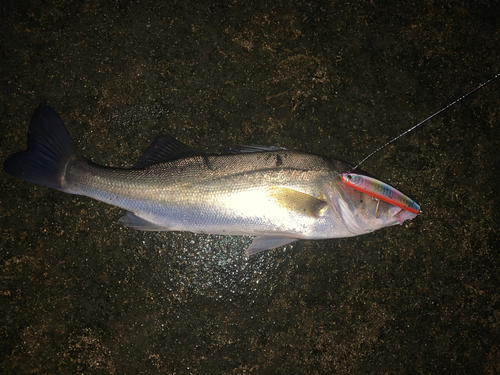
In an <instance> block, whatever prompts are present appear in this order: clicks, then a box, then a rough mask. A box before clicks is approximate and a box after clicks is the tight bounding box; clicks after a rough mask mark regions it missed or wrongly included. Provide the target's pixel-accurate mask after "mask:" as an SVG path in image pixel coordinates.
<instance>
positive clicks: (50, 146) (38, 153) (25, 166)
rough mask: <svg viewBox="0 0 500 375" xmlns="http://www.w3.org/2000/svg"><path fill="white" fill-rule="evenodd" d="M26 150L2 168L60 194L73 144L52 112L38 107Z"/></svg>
mask: <svg viewBox="0 0 500 375" xmlns="http://www.w3.org/2000/svg"><path fill="white" fill-rule="evenodd" d="M27 146H28V149H27V150H26V151H21V152H18V153H16V154H14V155H12V156H10V157H9V158H8V159H7V160H6V161H5V162H4V165H3V168H4V170H5V171H6V172H7V173H9V174H10V175H12V176H14V177H17V178H20V179H21V180H24V181H28V182H32V183H34V184H38V185H43V186H47V187H50V188H53V189H57V190H61V191H64V188H63V186H62V185H61V174H62V172H64V168H65V164H66V162H67V160H68V158H69V157H70V156H71V155H73V154H75V153H77V152H78V151H77V150H76V147H75V144H74V143H73V140H72V139H71V135H69V133H68V130H67V129H66V127H65V126H64V123H63V122H62V120H61V118H60V117H59V115H58V114H57V113H56V111H55V110H54V109H53V108H51V107H49V106H48V105H44V104H41V105H40V106H39V107H38V108H37V109H36V110H35V112H34V113H33V116H31V121H30V126H29V131H28V142H27Z"/></svg>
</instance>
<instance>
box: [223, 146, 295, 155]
mask: <svg viewBox="0 0 500 375" xmlns="http://www.w3.org/2000/svg"><path fill="white" fill-rule="evenodd" d="M286 150H288V149H287V148H284V147H279V146H263V145H236V146H230V147H226V148H224V151H223V152H222V154H223V155H237V154H251V153H254V152H266V151H286Z"/></svg>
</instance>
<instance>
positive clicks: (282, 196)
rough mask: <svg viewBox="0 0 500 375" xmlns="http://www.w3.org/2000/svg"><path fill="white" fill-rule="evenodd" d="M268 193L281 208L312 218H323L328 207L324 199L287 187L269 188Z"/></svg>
mask: <svg viewBox="0 0 500 375" xmlns="http://www.w3.org/2000/svg"><path fill="white" fill-rule="evenodd" d="M266 193H267V196H268V197H269V198H271V199H273V200H274V201H275V202H276V203H277V204H278V205H279V206H281V207H283V208H285V209H287V210H289V211H293V212H297V213H299V214H303V215H307V216H310V217H320V216H322V215H323V214H324V212H325V210H326V207H327V205H328V204H327V202H326V201H324V200H322V199H319V198H316V197H313V196H312V195H309V194H306V193H302V192H300V191H297V190H293V189H289V188H286V187H269V188H267V190H266Z"/></svg>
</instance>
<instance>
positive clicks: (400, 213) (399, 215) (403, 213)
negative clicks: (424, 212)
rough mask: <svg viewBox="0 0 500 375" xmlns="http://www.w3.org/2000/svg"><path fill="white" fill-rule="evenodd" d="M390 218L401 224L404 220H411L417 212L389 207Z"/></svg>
mask: <svg viewBox="0 0 500 375" xmlns="http://www.w3.org/2000/svg"><path fill="white" fill-rule="evenodd" d="M419 213H420V212H419ZM391 214H392V218H393V219H394V220H396V221H397V223H398V224H399V225H403V223H404V222H405V221H406V220H412V219H414V218H416V217H417V215H418V214H414V213H413V212H410V211H407V210H405V209H404V208H401V207H396V206H394V207H392V208H391Z"/></svg>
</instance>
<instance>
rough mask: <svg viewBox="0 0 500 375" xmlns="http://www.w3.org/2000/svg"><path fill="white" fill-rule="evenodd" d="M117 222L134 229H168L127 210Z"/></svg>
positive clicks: (158, 230)
mask: <svg viewBox="0 0 500 375" xmlns="http://www.w3.org/2000/svg"><path fill="white" fill-rule="evenodd" d="M118 224H120V225H123V226H126V227H129V228H132V229H136V230H144V231H151V232H155V231H156V232H162V231H168V230H169V229H168V228H165V227H162V226H160V225H158V224H155V223H152V222H150V221H147V220H146V219H143V218H141V217H139V216H137V215H136V214H134V213H133V212H130V211H127V213H126V214H125V215H124V216H122V217H121V218H120V220H118Z"/></svg>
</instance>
